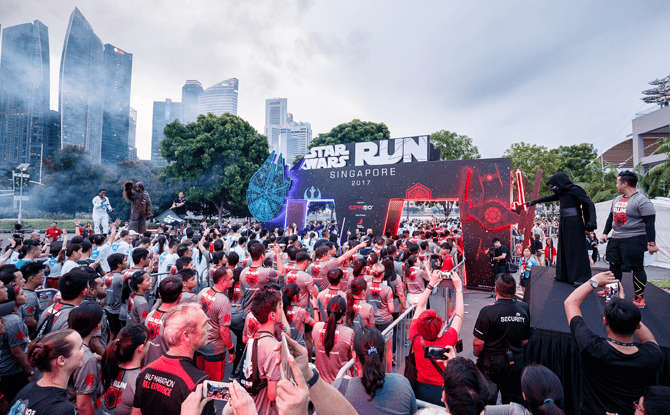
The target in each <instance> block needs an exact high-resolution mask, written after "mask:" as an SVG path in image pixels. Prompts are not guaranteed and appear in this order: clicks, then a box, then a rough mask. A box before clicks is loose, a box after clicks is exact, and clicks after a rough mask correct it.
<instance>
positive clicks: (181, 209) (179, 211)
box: [172, 198, 186, 215]
mask: <svg viewBox="0 0 670 415" xmlns="http://www.w3.org/2000/svg"><path fill="white" fill-rule="evenodd" d="M174 203H175V204H176V205H179V204H180V203H186V198H183V199H179V198H176V199H175V200H174ZM172 211H173V212H174V213H176V214H177V215H185V214H186V205H184V206H177V207H176V208H174V209H172Z"/></svg>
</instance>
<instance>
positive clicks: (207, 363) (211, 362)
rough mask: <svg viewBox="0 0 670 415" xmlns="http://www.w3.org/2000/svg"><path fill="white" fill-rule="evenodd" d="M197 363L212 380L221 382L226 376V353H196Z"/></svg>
mask: <svg viewBox="0 0 670 415" xmlns="http://www.w3.org/2000/svg"><path fill="white" fill-rule="evenodd" d="M195 364H196V366H198V369H200V370H202V371H203V372H205V374H206V375H207V376H209V377H210V378H211V379H212V380H214V381H217V382H221V381H222V380H223V378H224V377H225V376H226V354H225V353H223V354H219V355H216V356H205V355H203V354H200V353H196V358H195Z"/></svg>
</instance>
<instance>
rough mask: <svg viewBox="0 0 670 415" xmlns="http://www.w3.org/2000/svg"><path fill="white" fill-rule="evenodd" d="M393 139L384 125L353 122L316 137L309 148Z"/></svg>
mask: <svg viewBox="0 0 670 415" xmlns="http://www.w3.org/2000/svg"><path fill="white" fill-rule="evenodd" d="M390 137H391V133H390V132H389V129H388V127H387V126H386V124H384V123H374V122H371V121H361V120H352V121H351V122H348V123H344V124H340V125H338V126H337V127H335V128H333V129H332V130H330V131H329V132H327V133H322V134H319V135H318V136H316V138H315V139H313V140H312V142H311V143H309V147H308V148H312V147H318V146H327V145H334V144H346V143H360V142H363V141H376V140H388V139H389V138H390ZM302 157H303V156H297V157H296V158H295V160H294V161H293V164H295V163H297V162H299V161H300V160H301V159H302Z"/></svg>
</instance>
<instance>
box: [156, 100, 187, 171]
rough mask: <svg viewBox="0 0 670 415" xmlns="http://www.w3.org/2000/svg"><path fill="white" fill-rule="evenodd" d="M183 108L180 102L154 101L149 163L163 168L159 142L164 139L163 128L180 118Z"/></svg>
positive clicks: (163, 161)
mask: <svg viewBox="0 0 670 415" xmlns="http://www.w3.org/2000/svg"><path fill="white" fill-rule="evenodd" d="M182 111H183V108H182V105H181V102H172V100H171V99H169V98H168V99H166V100H165V101H154V116H153V127H152V132H151V161H152V162H153V163H154V164H155V165H156V166H158V167H162V166H165V165H166V164H167V162H166V161H165V159H164V158H163V156H161V141H163V139H164V138H165V134H163V130H164V129H165V126H166V125H168V124H169V123H171V122H172V121H174V120H176V119H179V117H181V116H182V113H183V112H182Z"/></svg>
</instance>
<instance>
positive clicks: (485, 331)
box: [473, 298, 530, 355]
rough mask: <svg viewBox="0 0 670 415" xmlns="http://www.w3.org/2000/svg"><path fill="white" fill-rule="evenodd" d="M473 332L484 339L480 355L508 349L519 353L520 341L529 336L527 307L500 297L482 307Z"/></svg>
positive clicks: (502, 351)
mask: <svg viewBox="0 0 670 415" xmlns="http://www.w3.org/2000/svg"><path fill="white" fill-rule="evenodd" d="M473 333H474V335H475V337H476V338H478V339H479V340H483V341H484V350H483V351H482V355H485V354H486V355H502V354H505V353H506V352H507V350H508V349H509V350H512V351H514V352H516V353H519V352H521V347H522V342H523V341H524V340H528V339H529V338H530V315H529V313H528V307H525V306H523V305H521V303H519V302H517V301H515V300H511V299H510V300H507V299H504V298H501V299H499V300H498V301H496V302H495V303H494V304H492V305H488V306H486V307H484V308H482V311H480V312H479V316H478V317H477V322H476V323H475V329H474V332H473Z"/></svg>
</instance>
